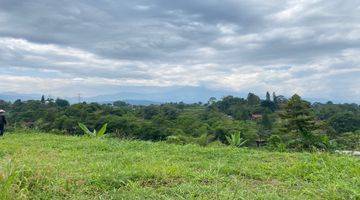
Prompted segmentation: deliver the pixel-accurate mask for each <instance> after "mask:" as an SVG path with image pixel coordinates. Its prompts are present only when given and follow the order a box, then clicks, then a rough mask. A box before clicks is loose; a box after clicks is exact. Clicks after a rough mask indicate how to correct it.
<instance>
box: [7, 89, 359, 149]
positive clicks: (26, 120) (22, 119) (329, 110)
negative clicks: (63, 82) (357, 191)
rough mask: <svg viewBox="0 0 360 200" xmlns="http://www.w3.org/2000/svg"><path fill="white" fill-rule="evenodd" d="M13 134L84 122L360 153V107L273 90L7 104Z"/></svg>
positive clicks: (126, 130) (144, 133) (217, 141)
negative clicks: (171, 99) (200, 97)
mask: <svg viewBox="0 0 360 200" xmlns="http://www.w3.org/2000/svg"><path fill="white" fill-rule="evenodd" d="M0 108H1V109H5V110H6V111H7V117H8V121H9V124H10V127H9V129H18V128H32V129H38V130H41V131H46V132H54V133H59V134H72V135H78V134H82V131H81V130H80V128H79V126H78V123H80V122H81V123H83V124H86V125H87V126H88V127H89V128H91V129H98V128H100V127H101V126H102V125H103V124H105V123H107V124H108V126H107V128H108V133H109V134H110V135H111V136H113V137H118V138H130V139H139V140H151V141H167V142H171V143H177V144H188V143H196V144H199V145H204V146H205V145H227V144H229V141H228V140H227V139H226V138H229V137H231V136H234V135H236V134H238V133H240V135H241V138H242V139H244V140H243V141H246V142H244V145H245V146H248V147H253V146H263V147H266V148H272V149H277V150H315V149H322V150H332V149H348V150H359V149H360V106H359V105H357V104H334V103H332V102H327V103H313V104H311V103H310V102H307V101H305V100H303V99H302V98H301V97H300V96H299V95H296V94H295V95H293V96H292V97H291V98H289V99H287V98H285V97H284V96H282V95H276V94H275V93H273V94H272V95H270V93H269V92H267V93H266V98H265V99H261V98H260V97H259V96H257V95H256V94H253V93H249V94H248V96H247V97H246V98H241V97H234V96H226V97H223V98H222V99H219V100H217V99H216V98H210V99H209V101H208V102H206V103H201V102H199V103H194V104H185V103H182V102H179V103H165V104H161V105H149V106H136V105H129V104H127V103H125V102H122V101H116V102H114V103H111V104H99V103H86V102H83V103H78V104H72V105H71V104H70V103H69V102H68V101H67V100H65V99H59V98H58V99H50V98H48V99H45V97H44V96H42V97H41V99H39V100H29V101H21V100H16V101H14V102H6V101H1V100H0Z"/></svg>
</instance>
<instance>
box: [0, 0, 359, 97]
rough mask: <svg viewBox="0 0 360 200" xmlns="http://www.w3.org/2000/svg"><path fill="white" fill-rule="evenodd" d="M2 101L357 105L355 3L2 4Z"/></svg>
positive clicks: (34, 0)
mask: <svg viewBox="0 0 360 200" xmlns="http://www.w3.org/2000/svg"><path fill="white" fill-rule="evenodd" d="M0 69H1V72H2V79H1V81H0V91H1V92H4V91H12V92H20V93H46V94H52V95H58V96H74V95H76V94H77V93H79V92H81V93H83V94H84V95H86V96H92V95H97V94H111V93H116V92H117V90H118V89H119V88H121V87H124V86H160V87H165V86H196V87H206V88H209V89H215V90H226V91H235V92H249V91H252V92H256V93H262V94H263V93H264V92H265V91H267V90H270V91H276V92H277V93H281V94H284V95H290V94H292V93H295V92H296V93H299V94H301V95H303V96H305V97H309V98H315V97H318V98H324V99H332V100H343V101H348V102H351V101H352V102H360V1H357V0H331V1H329V0H286V1H285V0H266V1H264V0H131V1H130V0H129V1H118V0H102V1H98V0H79V1H73V0H57V1H45V0H42V1H41V0H31V1H30V0H0Z"/></svg>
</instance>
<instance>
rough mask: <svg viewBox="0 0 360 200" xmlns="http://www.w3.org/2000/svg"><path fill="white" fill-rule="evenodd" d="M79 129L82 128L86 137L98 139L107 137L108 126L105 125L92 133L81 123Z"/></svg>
mask: <svg viewBox="0 0 360 200" xmlns="http://www.w3.org/2000/svg"><path fill="white" fill-rule="evenodd" d="M79 127H80V128H81V130H83V131H84V134H85V135H88V136H91V137H96V138H101V137H103V136H104V135H105V133H106V128H107V124H104V125H103V126H102V127H101V128H100V130H99V131H96V130H95V129H94V130H93V131H92V132H91V131H90V130H89V129H88V128H87V127H86V125H85V124H82V123H79Z"/></svg>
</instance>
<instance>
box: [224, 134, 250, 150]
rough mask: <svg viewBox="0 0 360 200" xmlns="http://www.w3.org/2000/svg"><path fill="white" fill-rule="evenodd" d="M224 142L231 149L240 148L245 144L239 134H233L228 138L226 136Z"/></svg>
mask: <svg viewBox="0 0 360 200" xmlns="http://www.w3.org/2000/svg"><path fill="white" fill-rule="evenodd" d="M226 140H227V142H228V143H229V145H230V146H233V147H241V146H243V145H244V144H245V143H246V142H247V140H244V139H243V138H241V134H240V132H237V133H233V134H231V135H230V137H229V136H226Z"/></svg>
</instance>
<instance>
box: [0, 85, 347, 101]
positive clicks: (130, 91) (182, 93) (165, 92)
mask: <svg viewBox="0 0 360 200" xmlns="http://www.w3.org/2000/svg"><path fill="white" fill-rule="evenodd" d="M227 95H233V96H240V97H244V98H246V96H247V92H245V93H241V92H234V91H225V90H213V89H208V88H205V87H180V86H179V87H140V86H139V87H136V86H129V87H121V88H119V89H118V92H117V93H115V94H107V95H98V96H93V97H82V98H81V101H86V102H98V103H112V102H114V101H118V100H121V101H125V102H127V103H129V104H133V105H150V104H161V103H165V102H184V103H197V102H203V103H205V102H207V101H208V100H209V98H210V97H215V98H217V99H221V98H222V97H224V96H227ZM258 95H260V96H261V97H262V96H264V94H258ZM40 98H41V94H19V93H14V92H5V93H0V99H2V100H5V101H15V100H17V99H21V100H24V101H26V100H31V99H40ZM65 99H67V100H69V101H70V102H71V103H77V102H78V101H79V99H78V97H67V98H65ZM305 99H307V100H308V101H311V102H323V103H325V102H327V101H328V100H327V99H321V98H316V99H315V98H305ZM336 102H338V101H334V103H336ZM340 102H341V101H340Z"/></svg>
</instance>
